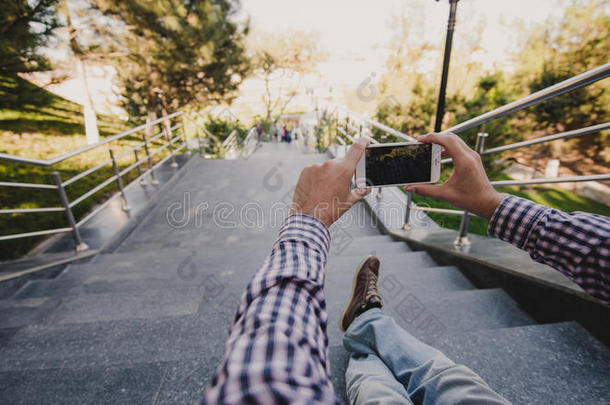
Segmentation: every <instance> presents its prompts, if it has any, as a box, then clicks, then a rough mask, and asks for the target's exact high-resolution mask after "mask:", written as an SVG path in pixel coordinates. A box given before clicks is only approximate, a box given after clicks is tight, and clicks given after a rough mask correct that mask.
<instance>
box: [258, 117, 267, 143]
mask: <svg viewBox="0 0 610 405" xmlns="http://www.w3.org/2000/svg"><path fill="white" fill-rule="evenodd" d="M264 131H265V130H264V128H263V124H262V123H261V122H260V121H258V122H257V123H256V140H257V142H258V144H259V145H260V144H262V143H263V134H264Z"/></svg>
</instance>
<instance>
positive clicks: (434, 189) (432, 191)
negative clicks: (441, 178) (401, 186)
mask: <svg viewBox="0 0 610 405" xmlns="http://www.w3.org/2000/svg"><path fill="white" fill-rule="evenodd" d="M405 191H407V192H413V193H416V194H419V195H423V196H424V197H433V198H440V199H441V200H443V199H444V198H443V197H444V194H445V193H444V192H445V189H443V186H442V185H440V186H437V185H434V184H418V185H417V186H407V187H405Z"/></svg>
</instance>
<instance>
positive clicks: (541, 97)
mask: <svg viewBox="0 0 610 405" xmlns="http://www.w3.org/2000/svg"><path fill="white" fill-rule="evenodd" d="M609 76H610V63H606V64H604V65H602V66H599V67H597V68H595V69H592V70H589V71H587V72H585V73H582V74H579V75H577V76H574V77H572V78H570V79H567V80H564V81H562V82H560V83H557V84H555V85H553V86H550V87H547V88H545V89H542V90H540V91H538V92H535V93H532V94H530V95H529V96H526V97H523V98H521V99H519V100H517V101H514V102H512V103H509V104H506V105H504V106H502V107H499V108H496V109H494V110H492V111H489V112H487V113H484V114H481V115H479V116H478V117H475V118H472V119H470V120H468V121H465V122H462V123H460V124H458V125H455V126H453V127H451V128H449V129H447V130H446V132H454V133H460V132H463V131H466V130H468V129H471V128H474V127H478V126H481V125H483V124H485V123H486V122H489V121H491V120H494V119H496V118H500V117H503V116H505V115H507V114H510V113H513V112H516V111H520V110H523V109H525V108H527V107H530V106H532V105H535V104H538V103H541V102H543V101H545V100H548V99H550V98H553V97H556V96H558V95H561V94H564V93H567V92H569V91H572V90H575V89H578V88H581V87H584V86H586V85H588V84H591V83H594V82H596V81H599V80H602V79H604V78H606V77H609ZM339 108H341V109H342V110H344V111H347V113H348V115H351V116H356V117H357V118H359V119H360V120H362V121H365V122H367V121H368V122H369V123H371V125H373V126H376V127H377V128H380V129H382V130H385V132H387V133H390V134H393V135H396V136H399V137H401V138H402V136H400V135H398V134H401V135H404V134H402V133H400V132H399V133H398V134H397V133H395V132H394V131H395V130H393V129H392V128H389V127H386V126H385V125H383V124H380V125H375V124H373V123H372V122H371V121H372V120H368V119H367V118H364V117H362V116H360V115H358V114H355V113H353V112H351V111H350V110H348V109H347V108H345V107H341V106H339ZM373 122H374V121H373ZM377 124H378V123H377ZM349 127H350V125H349V123H348V122H347V119H346V129H347V128H349ZM386 129H390V130H391V131H390V130H386ZM607 129H610V122H605V123H602V124H598V125H592V126H589V127H585V128H580V129H575V130H571V131H565V132H561V133H557V134H553V135H547V136H543V137H540V138H536V139H530V140H527V141H522V142H515V143H512V144H508V145H503V146H499V147H495V148H490V149H487V150H485V139H486V138H487V136H488V134H486V133H479V134H478V135H477V145H476V147H475V150H476V152H477V153H479V154H480V155H490V154H492V153H498V152H503V151H507V150H514V149H518V148H523V147H528V146H532V145H536V144H541V143H546V142H552V141H556V140H560V139H570V138H574V137H577V136H584V135H589V134H594V133H598V132H600V131H603V130H607ZM396 132H397V131H396ZM339 133H341V134H343V135H344V136H345V137H347V138H348V140H349V141H351V142H354V139H353V138H352V137H351V136H350V135H349V134H347V132H346V131H345V130H343V129H342V128H340V127H339V126H337V134H339ZM405 136H406V135H405ZM335 139H336V140H337V141H338V142H339V143H343V144H345V142H344V141H343V140H342V139H341V137H336V138H335ZM403 139H404V138H403ZM411 139H413V138H411ZM413 140H414V139H413ZM441 162H443V163H447V162H451V158H448V159H443V160H442V161H441ZM586 181H610V174H596V175H582V176H562V177H545V178H537V179H529V180H502V181H492V182H491V184H492V185H493V186H494V187H498V186H524V185H533V184H555V183H575V182H586ZM377 196H378V197H380V196H381V193H380V192H379V193H378V194H377ZM411 199H412V193H407V205H406V212H405V222H404V225H403V228H404V229H409V227H410V225H409V220H410V219H409V218H410V215H409V212H410V211H411V210H419V211H428V212H434V213H441V214H453V215H462V223H461V225H460V230H459V234H458V237H457V239H456V241H455V244H456V245H467V244H469V243H470V241H469V238H468V225H469V218H470V216H474V215H473V214H472V213H470V212H467V211H459V210H450V209H444V208H431V207H419V206H416V205H414V204H412V203H411Z"/></svg>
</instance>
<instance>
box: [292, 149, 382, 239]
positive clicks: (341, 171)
mask: <svg viewBox="0 0 610 405" xmlns="http://www.w3.org/2000/svg"><path fill="white" fill-rule="evenodd" d="M367 145H368V141H367V140H366V139H364V138H361V139H359V140H358V141H357V142H356V143H354V144H353V145H352V146H351V147H350V148H349V150H348V151H347V153H346V154H345V157H344V158H343V159H333V160H329V161H326V162H324V163H323V164H321V165H312V166H308V167H306V168H305V169H303V171H302V172H301V175H300V176H299V181H298V183H297V186H296V189H295V191H294V196H293V198H292V209H291V210H290V213H291V214H295V213H297V214H306V215H310V216H312V217H315V218H318V219H319V220H320V221H322V222H323V223H324V225H326V226H327V227H329V226H331V225H332V224H333V222H335V221H336V220H337V219H339V217H340V216H341V215H343V213H344V212H345V211H347V210H348V209H350V207H351V206H352V205H354V204H355V203H357V202H358V201H360V199H361V198H362V197H364V196H365V195H367V194H368V193H369V192H370V190H369V189H358V188H356V189H353V190H351V189H350V182H351V179H352V176H353V175H354V172H355V171H356V165H357V164H358V160H360V158H361V157H362V154H363V153H364V148H365V147H366V146H367Z"/></svg>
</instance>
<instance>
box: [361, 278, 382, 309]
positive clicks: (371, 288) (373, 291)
mask: <svg viewBox="0 0 610 405" xmlns="http://www.w3.org/2000/svg"><path fill="white" fill-rule="evenodd" d="M370 277H371V278H370V280H369V282H368V284H367V286H366V295H365V296H364V300H365V301H366V302H368V301H369V300H370V299H371V298H373V297H377V298H381V297H380V296H379V291H378V290H377V275H375V273H371V274H370Z"/></svg>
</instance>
